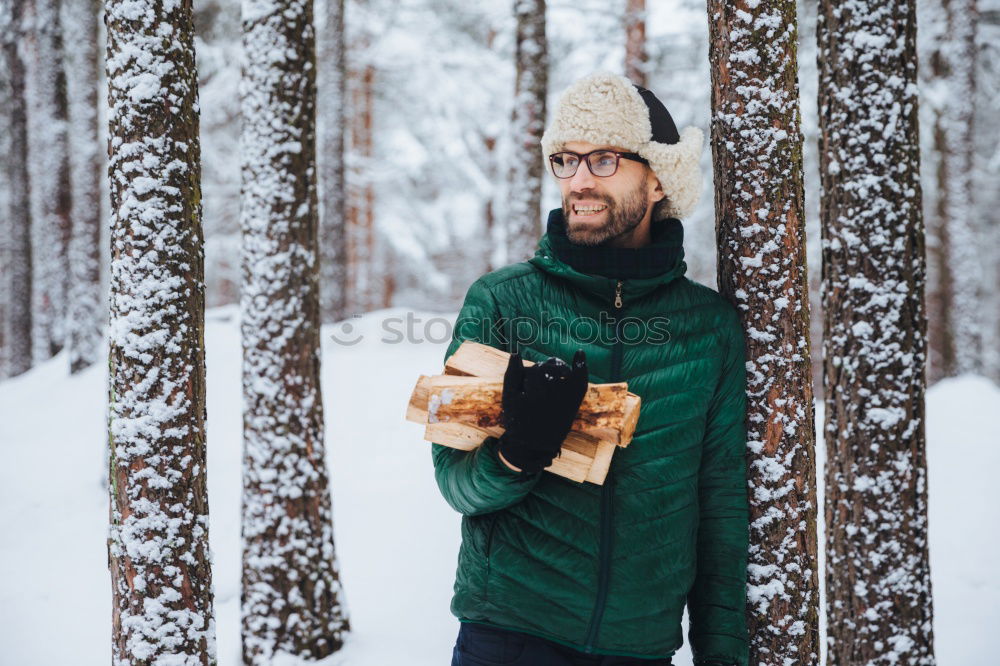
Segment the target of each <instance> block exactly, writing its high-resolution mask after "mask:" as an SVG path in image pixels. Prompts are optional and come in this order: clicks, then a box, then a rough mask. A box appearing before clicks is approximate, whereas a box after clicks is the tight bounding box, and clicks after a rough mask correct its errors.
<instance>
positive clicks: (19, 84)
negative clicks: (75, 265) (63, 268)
mask: <svg viewBox="0 0 1000 666" xmlns="http://www.w3.org/2000/svg"><path fill="white" fill-rule="evenodd" d="M25 3H26V0H6V1H5V2H3V3H2V4H0V39H2V40H3V44H2V46H3V60H2V64H3V66H4V69H5V70H6V79H7V83H6V85H7V109H6V111H7V115H6V117H5V119H6V121H7V122H6V130H5V133H6V134H7V146H6V148H7V151H8V152H7V153H6V158H5V159H4V164H3V169H4V171H3V173H4V177H5V179H6V181H7V197H8V201H7V205H8V208H7V210H5V211H3V215H2V219H3V227H2V228H0V233H2V234H3V235H4V241H3V242H4V245H5V249H6V256H5V257H4V258H3V259H4V265H3V268H2V270H0V275H2V276H3V284H2V285H0V298H3V299H4V303H3V309H4V315H3V327H4V332H3V354H2V355H3V358H2V359H0V361H2V362H3V374H5V375H6V376H8V377H13V376H15V375H19V374H21V373H22V372H26V371H27V370H28V369H30V368H31V365H32V356H31V339H32V326H31V305H32V298H31V265H32V262H31V202H30V194H29V181H28V124H27V123H28V118H27V107H26V104H27V103H26V100H25V90H24V87H25V67H24V59H23V55H22V49H21V41H22V36H23V34H24V33H23V28H22V21H23V18H24V6H25Z"/></svg>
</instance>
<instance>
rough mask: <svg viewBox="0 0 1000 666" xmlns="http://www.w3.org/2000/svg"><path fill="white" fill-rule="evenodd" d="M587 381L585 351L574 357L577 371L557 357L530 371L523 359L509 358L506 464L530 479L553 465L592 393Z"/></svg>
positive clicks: (502, 450) (504, 440) (502, 443)
mask: <svg viewBox="0 0 1000 666" xmlns="http://www.w3.org/2000/svg"><path fill="white" fill-rule="evenodd" d="M588 377H589V375H588V374H587V357H586V354H584V352H583V350H582V349H580V350H578V351H577V352H576V355H575V356H573V366H572V368H571V367H570V366H568V365H566V363H565V362H564V361H562V360H561V359H558V358H556V357H554V356H550V357H549V358H547V359H545V361H543V362H542V363H537V364H535V365H532V366H530V367H527V368H526V367H524V364H523V363H522V362H521V356H520V354H518V353H517V352H515V353H513V354H511V355H510V360H509V361H508V363H507V371H506V372H505V373H504V377H503V411H502V412H501V415H500V421H501V423H502V424H503V427H504V428H505V430H504V432H503V434H502V435H500V444H499V449H500V453H501V454H502V455H503V457H504V458H505V459H506V460H507V462H509V463H510V464H511V465H514V466H515V467H520V468H521V470H522V471H524V472H528V473H535V472H540V471H541V470H543V469H545V468H546V467H548V466H549V465H551V464H552V461H553V460H554V459H555V457H556V456H557V455H559V454H560V448H561V447H562V443H563V440H564V439H566V435H567V434H568V433H569V430H570V426H572V424H573V419H575V418H576V413H577V411H578V410H579V409H580V403H581V402H583V396H584V395H585V394H586V393H587V380H588Z"/></svg>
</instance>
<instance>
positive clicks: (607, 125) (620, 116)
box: [542, 72, 703, 218]
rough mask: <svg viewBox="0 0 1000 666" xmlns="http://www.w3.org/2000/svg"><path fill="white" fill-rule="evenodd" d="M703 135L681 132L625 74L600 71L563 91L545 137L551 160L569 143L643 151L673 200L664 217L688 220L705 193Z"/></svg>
mask: <svg viewBox="0 0 1000 666" xmlns="http://www.w3.org/2000/svg"><path fill="white" fill-rule="evenodd" d="M702 138H703V134H702V131H701V130H700V129H699V128H697V127H693V126H692V127H686V128H684V131H682V132H681V133H680V134H678V133H677V127H676V126H675V125H674V121H673V119H672V118H671V117H670V114H669V113H668V112H667V109H666V108H665V107H664V106H663V104H662V103H661V102H660V100H658V99H657V98H656V96H655V95H654V94H653V93H652V92H650V91H648V90H646V89H645V88H640V87H639V86H636V85H635V84H633V83H632V82H631V81H629V80H628V79H627V78H625V77H624V76H620V75H618V74H612V73H611V72H597V73H594V74H591V75H590V76H586V77H584V78H582V79H580V80H578V81H576V82H575V83H574V84H572V85H571V86H570V87H569V88H567V89H566V91H565V92H563V94H562V96H561V97H560V98H559V103H558V105H557V107H556V113H555V117H554V118H553V119H552V124H551V125H549V127H548V128H547V129H546V130H545V133H544V134H543V135H542V153H543V155H544V156H545V158H546V159H548V156H549V155H551V154H552V153H556V152H559V151H560V150H562V149H563V148H564V147H565V145H566V144H567V143H568V142H570V141H586V142H588V143H593V144H596V145H612V146H620V147H622V148H624V149H626V150H628V151H630V152H633V153H638V154H639V155H641V156H642V157H644V158H645V159H646V160H648V161H649V166H650V168H651V169H652V170H653V173H655V174H656V177H657V178H658V179H659V180H660V186H661V187H662V188H663V192H664V193H665V194H666V195H667V199H668V203H667V205H666V206H665V207H664V208H663V209H662V211H661V214H660V216H659V217H660V218H666V217H677V218H684V217H687V216H688V215H690V214H691V212H692V211H693V210H694V207H695V204H697V203H698V197H699V196H701V170H700V169H699V166H698V163H699V159H700V157H701V145H702Z"/></svg>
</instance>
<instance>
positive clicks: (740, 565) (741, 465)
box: [687, 309, 750, 666]
mask: <svg viewBox="0 0 1000 666" xmlns="http://www.w3.org/2000/svg"><path fill="white" fill-rule="evenodd" d="M722 338H723V340H724V351H723V363H722V375H721V377H720V378H719V383H718V385H717V387H716V390H715V394H714V395H713V397H712V399H711V402H710V403H709V409H708V418H707V423H706V427H705V436H704V439H703V441H702V458H701V466H700V468H699V471H698V503H699V524H698V545H697V548H698V552H697V573H696V576H695V581H694V585H693V586H692V588H691V590H690V591H689V592H688V597H687V602H688V618H689V621H690V625H689V630H688V637H689V639H690V642H691V651H692V654H693V656H694V661H695V663H698V662H700V661H705V660H718V661H719V662H722V663H727V664H735V665H736V666H746V664H747V662H748V661H749V636H748V631H747V619H746V583H747V560H748V551H749V545H750V531H749V530H750V527H749V520H750V505H749V499H748V495H747V461H746V443H747V431H746V350H745V343H744V334H743V328H742V326H741V324H740V321H739V317H738V315H737V313H736V310H735V309H733V310H731V311H730V313H729V316H728V317H727V319H726V323H725V324H724V332H723V336H722Z"/></svg>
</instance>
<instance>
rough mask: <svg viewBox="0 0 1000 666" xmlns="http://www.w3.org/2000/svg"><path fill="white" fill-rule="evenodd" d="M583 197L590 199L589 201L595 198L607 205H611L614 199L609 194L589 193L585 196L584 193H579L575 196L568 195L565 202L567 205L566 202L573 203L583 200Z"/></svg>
mask: <svg viewBox="0 0 1000 666" xmlns="http://www.w3.org/2000/svg"><path fill="white" fill-rule="evenodd" d="M585 199H588V200H591V201H592V200H594V199H597V200H598V201H603V202H604V203H606V204H607V205H608V206H609V207H610V206H611V204H612V203H614V200H613V199H612V198H611V197H610V196H607V195H599V194H591V195H589V196H585V195H582V194H581V195H577V196H574V195H570V196H569V197H568V198H566V199H565V202H566V204H567V205H568V204H572V203H574V202H576V201H583V200H585Z"/></svg>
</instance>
